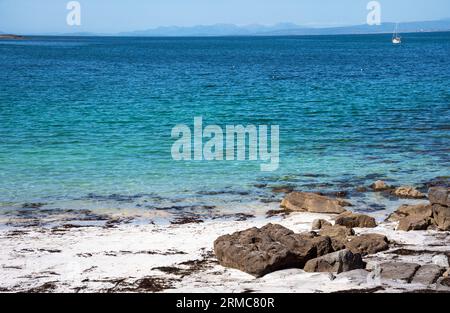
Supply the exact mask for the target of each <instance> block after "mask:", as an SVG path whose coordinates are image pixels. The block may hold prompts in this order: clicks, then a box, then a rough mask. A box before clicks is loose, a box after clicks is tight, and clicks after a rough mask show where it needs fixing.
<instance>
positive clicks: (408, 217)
mask: <svg viewBox="0 0 450 313" xmlns="http://www.w3.org/2000/svg"><path fill="white" fill-rule="evenodd" d="M428 199H429V203H423V204H417V205H402V206H400V207H399V208H398V209H397V210H396V211H395V212H394V213H392V214H391V215H390V216H389V217H388V218H387V220H388V221H391V222H398V227H397V230H403V231H410V230H426V229H438V230H442V231H448V230H450V189H449V188H446V187H432V188H430V189H429V191H428Z"/></svg>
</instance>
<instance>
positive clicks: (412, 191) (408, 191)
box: [370, 180, 426, 199]
mask: <svg viewBox="0 0 450 313" xmlns="http://www.w3.org/2000/svg"><path fill="white" fill-rule="evenodd" d="M370 188H372V190H374V191H384V192H387V193H388V194H391V195H394V196H397V197H399V198H407V199H424V198H426V195H425V194H424V193H422V192H420V191H419V190H417V189H416V188H414V187H412V186H400V187H394V186H389V185H388V184H386V182H384V181H382V180H377V181H376V182H374V183H373V184H372V185H370Z"/></svg>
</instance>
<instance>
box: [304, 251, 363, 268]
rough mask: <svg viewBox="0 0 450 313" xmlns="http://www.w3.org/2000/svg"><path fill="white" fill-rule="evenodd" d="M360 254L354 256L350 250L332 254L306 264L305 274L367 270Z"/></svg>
mask: <svg viewBox="0 0 450 313" xmlns="http://www.w3.org/2000/svg"><path fill="white" fill-rule="evenodd" d="M365 266H366V264H365V263H364V262H363V261H362V258H361V255H360V254H353V253H352V252H351V251H350V250H341V251H337V252H334V253H330V254H327V255H324V256H321V257H318V258H315V259H312V260H309V261H308V262H306V265H305V268H304V270H305V272H332V273H338V274H339V273H342V272H347V271H351V270H355V269H362V268H365Z"/></svg>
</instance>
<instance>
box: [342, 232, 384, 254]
mask: <svg viewBox="0 0 450 313" xmlns="http://www.w3.org/2000/svg"><path fill="white" fill-rule="evenodd" d="M346 247H347V248H348V249H350V251H352V252H353V253H360V254H362V255H366V254H375V253H378V252H380V251H385V250H387V249H389V244H388V240H387V238H386V236H384V235H379V234H364V235H361V236H358V237H354V238H353V239H352V240H350V242H348V243H347V244H346Z"/></svg>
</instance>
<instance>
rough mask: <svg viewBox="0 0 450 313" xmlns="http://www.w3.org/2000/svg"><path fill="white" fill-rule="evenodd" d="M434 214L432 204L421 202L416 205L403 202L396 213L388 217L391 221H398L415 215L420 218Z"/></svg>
mask: <svg viewBox="0 0 450 313" xmlns="http://www.w3.org/2000/svg"><path fill="white" fill-rule="evenodd" d="M432 216H433V210H432V209H431V205H429V204H427V203H420V204H415V205H409V204H403V205H401V206H400V207H399V208H398V209H397V210H396V211H395V212H394V213H392V214H391V215H389V217H388V218H387V220H388V221H390V222H397V221H399V220H401V219H402V218H405V217H414V218H417V219H418V218H420V219H427V218H431V217H432Z"/></svg>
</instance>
